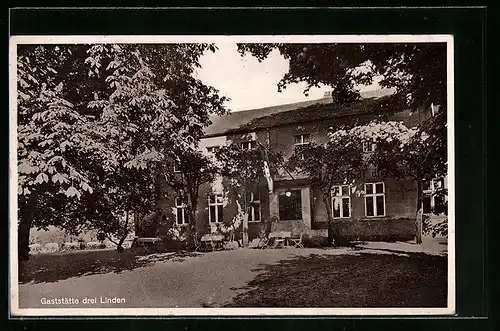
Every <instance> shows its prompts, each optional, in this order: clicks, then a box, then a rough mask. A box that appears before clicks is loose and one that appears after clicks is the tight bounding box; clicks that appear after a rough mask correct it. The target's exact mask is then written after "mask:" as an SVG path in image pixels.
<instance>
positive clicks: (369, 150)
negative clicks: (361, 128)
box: [361, 141, 377, 153]
mask: <svg viewBox="0 0 500 331" xmlns="http://www.w3.org/2000/svg"><path fill="white" fill-rule="evenodd" d="M368 145H370V148H367V147H368ZM376 148H377V144H376V143H375V142H374V141H372V142H371V143H370V142H369V141H363V142H362V143H361V150H362V151H363V153H373V152H375V149H376Z"/></svg>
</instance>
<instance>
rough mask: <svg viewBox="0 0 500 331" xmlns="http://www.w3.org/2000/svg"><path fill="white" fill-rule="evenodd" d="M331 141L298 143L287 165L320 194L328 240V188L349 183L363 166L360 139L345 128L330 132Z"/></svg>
mask: <svg viewBox="0 0 500 331" xmlns="http://www.w3.org/2000/svg"><path fill="white" fill-rule="evenodd" d="M329 136H330V141H329V142H328V143H326V144H323V145H318V144H314V143H311V144H309V145H304V146H301V148H298V149H297V150H296V151H295V152H294V154H292V156H291V157H290V158H289V160H288V162H287V166H288V167H289V168H290V169H293V170H294V171H296V172H297V173H298V174H300V175H305V176H306V177H307V178H308V179H309V181H310V185H311V188H313V189H315V190H318V191H319V192H321V193H322V195H323V202H324V204H325V208H326V210H327V215H328V223H329V226H328V238H329V240H328V242H329V243H331V242H332V239H333V238H334V236H335V233H334V231H335V229H334V220H333V215H332V199H331V189H332V186H333V185H340V184H348V183H350V182H351V181H352V179H353V178H355V175H356V173H357V172H358V171H359V170H360V169H362V167H363V166H364V164H365V163H364V159H363V154H362V140H361V139H360V138H359V136H357V135H353V134H351V133H350V132H349V131H348V130H346V129H345V128H340V129H338V130H336V131H333V132H331V133H330V134H329Z"/></svg>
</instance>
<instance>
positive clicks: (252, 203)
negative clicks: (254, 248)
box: [248, 192, 262, 223]
mask: <svg viewBox="0 0 500 331" xmlns="http://www.w3.org/2000/svg"><path fill="white" fill-rule="evenodd" d="M257 196H258V199H257V200H255V194H254V192H250V215H249V216H251V217H252V220H251V221H250V220H249V221H248V223H260V221H261V220H262V208H261V205H260V194H259V193H257ZM256 206H258V214H259V219H258V220H255V209H256V208H255V207H256Z"/></svg>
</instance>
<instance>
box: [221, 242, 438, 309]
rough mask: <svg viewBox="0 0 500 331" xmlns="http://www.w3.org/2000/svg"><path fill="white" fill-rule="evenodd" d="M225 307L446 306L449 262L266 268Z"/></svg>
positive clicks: (314, 261)
mask: <svg viewBox="0 0 500 331" xmlns="http://www.w3.org/2000/svg"><path fill="white" fill-rule="evenodd" d="M261 270H262V271H263V272H262V273H261V274H259V275H258V276H257V277H256V278H255V279H253V280H252V281H250V282H249V283H248V284H247V285H246V286H245V287H243V288H238V289H234V290H239V291H244V292H243V293H241V294H239V295H237V296H236V297H235V298H233V300H232V301H231V302H230V303H227V304H225V305H224V307H367V308H371V307H446V303H447V259H446V258H445V257H441V256H430V255H426V254H409V256H396V255H378V254H367V253H363V252H362V251H360V252H359V253H357V254H355V255H310V256H307V257H304V256H298V257H295V258H293V259H290V260H284V261H280V262H279V263H278V264H274V265H263V266H262V269H261Z"/></svg>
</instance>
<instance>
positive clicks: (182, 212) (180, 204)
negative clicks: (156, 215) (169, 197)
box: [175, 196, 187, 225]
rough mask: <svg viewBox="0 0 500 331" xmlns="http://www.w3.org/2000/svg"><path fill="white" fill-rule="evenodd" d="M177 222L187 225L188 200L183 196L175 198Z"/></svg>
mask: <svg viewBox="0 0 500 331" xmlns="http://www.w3.org/2000/svg"><path fill="white" fill-rule="evenodd" d="M175 210H176V213H175V224H177V225H185V224H187V220H186V201H185V199H184V198H183V197H181V196H179V197H177V198H175Z"/></svg>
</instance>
